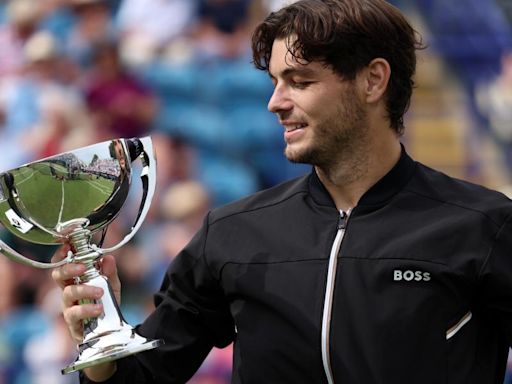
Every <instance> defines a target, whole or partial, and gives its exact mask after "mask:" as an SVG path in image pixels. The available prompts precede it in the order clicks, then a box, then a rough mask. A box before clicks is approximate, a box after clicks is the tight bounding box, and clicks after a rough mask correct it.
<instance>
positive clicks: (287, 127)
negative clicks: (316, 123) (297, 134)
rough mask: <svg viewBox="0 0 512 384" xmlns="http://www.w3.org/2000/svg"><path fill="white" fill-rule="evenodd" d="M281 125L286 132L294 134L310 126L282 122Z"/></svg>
mask: <svg viewBox="0 0 512 384" xmlns="http://www.w3.org/2000/svg"><path fill="white" fill-rule="evenodd" d="M281 125H282V126H283V127H284V130H285V132H292V131H295V130H297V129H302V128H306V127H307V126H308V125H307V124H306V123H298V122H294V121H282V122H281Z"/></svg>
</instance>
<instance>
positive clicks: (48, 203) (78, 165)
mask: <svg viewBox="0 0 512 384" xmlns="http://www.w3.org/2000/svg"><path fill="white" fill-rule="evenodd" d="M137 159H138V160H140V162H141V163H142V170H141V172H140V178H141V182H142V189H143V191H142V198H141V203H140V207H139V212H138V214H137V217H136V219H135V222H134V224H133V226H132V227H131V230H130V232H129V233H128V234H127V235H126V236H125V237H124V238H123V239H122V240H121V241H120V242H119V243H118V244H117V245H115V246H113V247H110V248H101V246H102V244H101V242H102V241H100V243H99V244H92V243H91V241H92V235H93V234H94V233H95V232H98V231H100V230H101V231H103V235H104V231H105V230H106V228H107V225H108V224H109V223H110V222H111V221H112V220H114V218H116V216H117V215H118V214H119V211H120V210H121V208H122V206H123V204H124V202H125V201H126V198H127V196H128V191H129V189H130V185H131V175H132V165H131V163H132V162H133V161H135V160H137ZM155 176H156V174H155V157H154V153H153V145H152V142H151V138H149V137H145V138H141V139H116V140H111V141H106V142H103V143H98V144H94V145H91V146H88V147H84V148H80V149H77V150H74V151H70V152H66V153H63V154H60V155H56V156H52V157H49V158H46V159H42V160H39V161H35V162H32V163H29V164H25V165H23V166H20V167H18V168H16V169H12V170H10V171H8V172H3V173H0V222H1V223H2V224H3V225H4V226H5V227H6V228H7V229H8V230H9V231H10V232H12V233H13V234H14V235H16V236H17V237H19V238H21V239H23V240H26V241H28V242H32V243H38V244H47V245H55V244H63V243H69V244H71V251H69V252H68V255H67V258H66V259H64V260H62V261H60V262H58V263H43V262H39V261H35V260H32V259H29V258H27V257H25V256H23V255H21V254H20V253H18V252H16V251H15V250H14V249H12V248H11V247H9V246H8V245H7V244H5V243H4V242H2V241H0V252H1V253H2V254H4V255H5V256H7V257H8V258H9V259H11V260H14V261H16V262H19V263H22V264H26V265H30V266H33V267H37V268H55V267H59V266H61V265H64V264H65V263H71V262H74V263H83V264H85V265H86V266H87V270H86V272H85V273H84V274H83V275H82V276H80V278H78V279H77V281H76V283H77V284H78V283H80V284H82V283H83V284H88V285H92V286H96V287H101V288H103V291H104V292H105V294H104V295H103V297H102V298H101V299H100V300H97V302H101V303H102V304H103V306H104V313H103V315H101V316H100V317H98V318H91V319H87V320H86V321H84V339H83V342H82V344H80V346H79V356H78V358H77V359H76V361H75V362H74V363H72V364H70V365H69V366H68V367H66V368H64V369H63V370H62V373H71V372H75V371H77V370H81V369H84V368H86V367H89V366H92V365H96V364H101V363H104V362H107V361H112V360H117V359H119V358H122V357H125V356H128V355H131V354H134V353H137V352H141V351H145V350H148V349H153V348H155V347H157V346H159V345H160V344H162V343H163V341H162V340H149V339H146V338H144V337H142V336H140V335H138V334H137V333H136V332H135V330H134V328H133V327H131V326H130V325H129V324H127V323H126V321H125V320H124V319H123V316H122V314H121V312H120V310H119V306H118V304H117V302H116V300H115V298H114V296H113V294H112V293H111V292H112V291H111V289H110V286H109V284H108V281H107V279H106V278H105V277H104V276H102V275H101V274H100V273H99V271H98V269H97V268H96V265H97V261H98V259H99V258H100V257H101V255H103V254H105V253H107V252H112V251H114V250H116V249H118V248H120V247H121V246H123V245H124V244H126V243H127V242H128V241H129V240H130V239H131V238H132V237H133V236H134V235H135V233H136V232H137V231H138V229H139V228H140V226H141V224H142V222H143V220H144V218H145V216H146V214H147V212H148V210H149V206H150V204H151V199H152V197H153V193H154V190H155V182H156V179H155ZM102 238H104V236H102Z"/></svg>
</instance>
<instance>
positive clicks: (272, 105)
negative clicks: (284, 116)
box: [267, 86, 293, 113]
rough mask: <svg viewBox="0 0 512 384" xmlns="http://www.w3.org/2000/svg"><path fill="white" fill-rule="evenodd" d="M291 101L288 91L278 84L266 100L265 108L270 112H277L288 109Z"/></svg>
mask: <svg viewBox="0 0 512 384" xmlns="http://www.w3.org/2000/svg"><path fill="white" fill-rule="evenodd" d="M292 107H293V103H292V101H291V99H290V97H289V95H288V92H287V91H286V90H285V89H284V88H283V87H280V86H277V87H275V88H274V92H273V93H272V96H271V97H270V100H269V101H268V105H267V108H268V110H269V111H270V112H272V113H279V112H282V111H287V110H290V109H291V108H292Z"/></svg>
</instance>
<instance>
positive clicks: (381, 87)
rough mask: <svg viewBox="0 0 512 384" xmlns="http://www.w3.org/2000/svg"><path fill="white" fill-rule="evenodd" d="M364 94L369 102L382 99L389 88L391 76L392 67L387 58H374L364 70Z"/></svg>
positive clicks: (362, 73)
mask: <svg viewBox="0 0 512 384" xmlns="http://www.w3.org/2000/svg"><path fill="white" fill-rule="evenodd" d="M361 75H362V76H363V77H364V78H363V81H364V94H365V97H366V102H367V103H370V104H371V103H375V102H378V101H379V100H381V99H382V98H383V96H384V94H385V93H386V90H387V88H388V83H389V78H390V76H391V67H390V66H389V63H388V62H387V60H385V59H382V58H377V59H373V60H372V61H371V62H370V64H368V66H367V67H366V69H365V70H364V71H362V72H361Z"/></svg>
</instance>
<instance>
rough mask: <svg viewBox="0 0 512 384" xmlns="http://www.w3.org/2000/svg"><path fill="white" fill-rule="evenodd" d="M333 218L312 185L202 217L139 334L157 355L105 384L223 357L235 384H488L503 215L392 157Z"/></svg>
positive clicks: (185, 370) (510, 224)
mask: <svg viewBox="0 0 512 384" xmlns="http://www.w3.org/2000/svg"><path fill="white" fill-rule="evenodd" d="M343 215H344V213H341V214H340V212H338V211H337V209H336V207H335V206H334V204H333V201H332V200H331V198H330V195H329V194H328V193H327V191H326V190H325V188H324V187H323V185H322V184H321V182H320V181H319V179H318V177H317V176H316V174H315V172H312V173H311V174H310V175H307V176H304V177H302V178H299V179H296V180H292V181H290V182H287V183H284V184H282V185H279V186H277V187H275V188H272V189H270V190H266V191H263V192H260V193H257V194H255V195H253V196H251V197H248V198H246V199H244V200H241V201H238V202H235V203H233V204H230V205H228V206H225V207H222V208H219V209H215V210H213V211H212V212H211V213H210V214H209V215H208V217H207V218H206V220H205V224H204V226H203V228H202V229H201V230H200V232H199V233H198V234H197V235H196V236H195V237H194V239H193V240H192V241H191V242H190V244H189V245H188V246H187V247H186V248H185V249H184V250H183V252H182V253H181V254H180V255H179V256H178V257H177V258H176V259H175V261H174V262H173V263H172V265H171V267H170V269H169V270H168V272H167V275H166V278H165V280H164V282H163V285H162V290H161V291H160V293H158V294H157V295H156V305H157V308H156V310H155V312H154V313H153V314H152V315H151V316H150V317H149V318H148V319H147V320H146V321H145V322H144V324H142V325H141V326H140V327H139V328H138V329H139V332H140V333H141V334H142V335H144V336H147V337H151V338H163V339H165V342H166V344H165V345H164V346H162V347H159V348H158V349H157V350H154V351H150V352H144V353H140V354H138V355H135V356H132V357H130V358H126V359H123V360H121V361H120V362H118V364H119V365H118V373H117V374H116V375H115V377H114V378H113V379H112V380H111V381H112V382H120V383H136V382H157V383H183V382H186V380H187V379H188V378H189V377H190V376H191V375H192V374H193V373H194V371H195V370H196V369H197V367H198V366H199V365H200V364H201V362H202V360H203V358H204V357H205V356H206V355H207V353H208V352H209V351H210V349H211V347H212V346H217V347H224V346H226V345H228V344H229V343H231V342H232V341H234V342H235V346H234V368H233V383H251V384H253V383H254V384H264V383H276V384H277V383H290V384H302V383H304V384H311V383H328V379H327V375H326V371H327V372H330V375H331V376H332V378H333V382H334V383H336V384H338V383H339V384H373V383H382V384H401V383H404V384H409V383H415V384H420V383H425V384H427V383H428V384H432V383H435V384H443V383H449V384H459V383H460V384H471V383H475V384H486V383H496V384H497V383H500V384H501V383H502V381H503V374H504V370H505V363H506V359H507V352H508V346H509V345H510V342H511V340H512V203H511V201H510V200H508V199H507V198H506V197H505V196H503V195H502V194H499V193H497V192H494V191H490V190H487V189H485V188H483V187H480V186H476V185H473V184H470V183H467V182H463V181H459V180H456V179H453V178H450V177H448V176H446V175H444V174H442V173H439V172H437V171H434V170H432V169H430V168H428V167H426V166H424V165H422V164H419V163H417V162H414V161H413V160H412V159H411V158H410V157H408V156H407V154H405V152H403V153H402V156H401V159H400V160H399V162H398V163H397V165H396V166H395V167H394V168H393V169H392V170H391V171H390V172H389V173H388V174H387V175H386V176H385V177H384V178H382V179H381V180H380V181H379V182H378V183H377V184H376V185H374V186H373V187H372V188H371V189H370V190H369V191H368V192H367V193H366V194H365V195H364V196H363V197H362V198H361V200H360V202H359V204H358V205H357V207H355V208H354V209H353V210H352V212H350V215H349V216H348V219H347V218H346V216H345V218H343V219H342V218H341V217H340V216H343ZM340 240H342V241H341V243H340ZM339 244H341V246H340V248H339V252H338V248H337V246H336V245H339ZM333 245H335V246H334V247H333ZM333 249H334V252H333ZM331 252H333V253H334V254H337V257H335V258H330V254H331ZM329 266H331V271H329ZM330 287H331V288H332V289H331V288H330ZM326 296H327V298H326ZM152 376H154V378H152V379H150V377H152Z"/></svg>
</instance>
